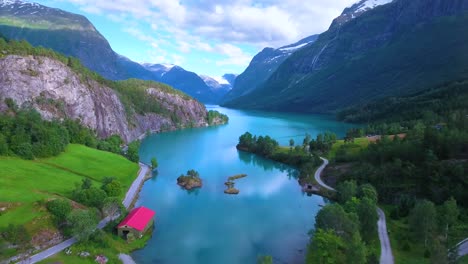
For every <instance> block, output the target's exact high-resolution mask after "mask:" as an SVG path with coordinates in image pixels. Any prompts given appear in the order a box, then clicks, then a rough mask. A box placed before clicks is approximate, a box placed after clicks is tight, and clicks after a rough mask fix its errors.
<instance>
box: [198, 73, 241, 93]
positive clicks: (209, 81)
mask: <svg viewBox="0 0 468 264" xmlns="http://www.w3.org/2000/svg"><path fill="white" fill-rule="evenodd" d="M229 75H230V74H225V75H223V76H221V77H218V76H217V77H210V76H207V75H200V77H201V78H202V79H203V81H204V82H205V83H206V85H208V87H210V88H211V89H212V90H213V91H215V90H224V91H226V92H227V91H229V90H231V89H232V86H233V82H232V83H231V82H230V81H229V80H228V79H229V78H226V77H227V76H229ZM234 76H236V75H234Z"/></svg>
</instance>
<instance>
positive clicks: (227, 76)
mask: <svg viewBox="0 0 468 264" xmlns="http://www.w3.org/2000/svg"><path fill="white" fill-rule="evenodd" d="M237 76H239V75H238V74H234V73H226V74H224V75H223V76H222V78H223V79H224V80H226V81H228V83H229V84H230V85H231V86H234V84H235V83H236V79H237Z"/></svg>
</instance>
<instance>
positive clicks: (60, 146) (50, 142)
mask: <svg viewBox="0 0 468 264" xmlns="http://www.w3.org/2000/svg"><path fill="white" fill-rule="evenodd" d="M5 103H6V105H7V106H8V110H7V111H6V112H4V113H1V114H0V156H18V157H21V158H23V159H35V158H47V157H51V156H56V155H58V154H60V153H61V152H63V151H64V150H65V148H66V146H67V145H68V144H69V143H75V144H82V145H86V146H88V147H91V148H96V149H99V150H104V151H109V152H113V153H117V154H121V153H122V151H121V146H122V145H123V140H122V139H121V138H120V136H118V135H113V136H111V137H109V138H107V139H99V138H97V136H96V133H95V132H94V131H92V130H90V129H89V128H86V127H84V126H82V125H81V124H80V123H79V121H76V120H70V119H66V120H64V121H57V120H53V121H46V120H43V119H42V118H41V115H40V114H39V113H38V112H37V111H35V110H34V109H19V108H18V106H17V105H16V104H15V103H14V102H13V100H11V99H9V98H7V99H5ZM138 144H139V142H138V141H136V142H134V143H131V144H130V145H129V147H128V150H127V152H126V153H125V156H126V157H127V158H128V159H130V160H131V161H134V162H137V161H138V160H139V157H138V146H139V145H138Z"/></svg>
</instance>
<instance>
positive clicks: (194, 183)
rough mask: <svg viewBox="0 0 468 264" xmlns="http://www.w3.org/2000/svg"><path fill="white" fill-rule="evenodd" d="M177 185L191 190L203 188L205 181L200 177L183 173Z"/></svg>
mask: <svg viewBox="0 0 468 264" xmlns="http://www.w3.org/2000/svg"><path fill="white" fill-rule="evenodd" d="M177 185H179V186H180V187H182V188H184V189H185V190H188V191H190V190H192V189H195V188H201V187H202V186H203V181H202V179H200V178H199V177H194V176H183V175H182V176H180V177H179V178H177Z"/></svg>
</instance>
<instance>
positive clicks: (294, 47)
mask: <svg viewBox="0 0 468 264" xmlns="http://www.w3.org/2000/svg"><path fill="white" fill-rule="evenodd" d="M309 43H310V42H307V43H302V44H299V45H297V46H293V47H287V48H280V49H279V50H281V51H286V52H292V51H295V50H298V49H300V48H302V47H304V46H305V45H307V44H309Z"/></svg>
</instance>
